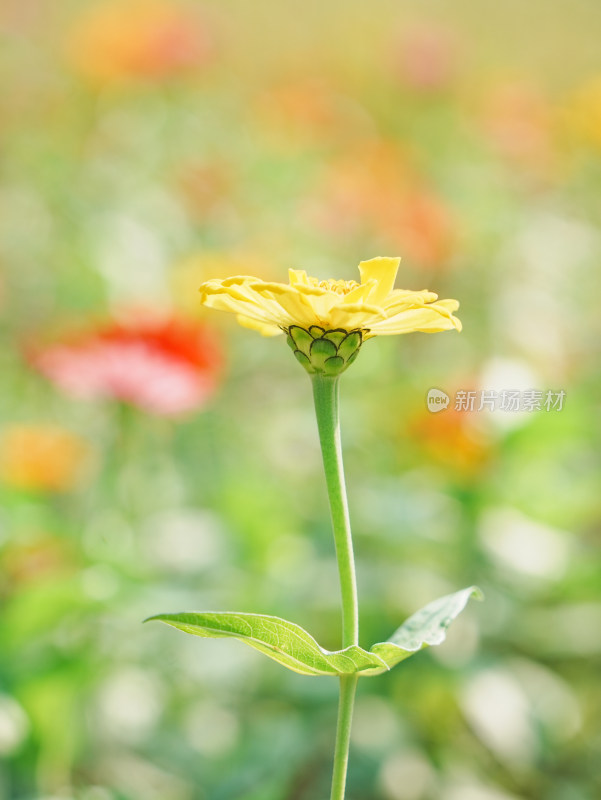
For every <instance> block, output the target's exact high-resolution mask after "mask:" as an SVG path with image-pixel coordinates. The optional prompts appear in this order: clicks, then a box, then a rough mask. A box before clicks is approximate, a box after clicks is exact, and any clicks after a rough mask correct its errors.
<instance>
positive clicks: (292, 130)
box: [256, 76, 371, 147]
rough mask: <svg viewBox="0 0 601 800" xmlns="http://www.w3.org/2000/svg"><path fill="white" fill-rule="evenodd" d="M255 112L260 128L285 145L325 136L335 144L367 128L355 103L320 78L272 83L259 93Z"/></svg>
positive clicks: (307, 141) (369, 126) (363, 117)
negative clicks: (274, 84) (333, 140)
mask: <svg viewBox="0 0 601 800" xmlns="http://www.w3.org/2000/svg"><path fill="white" fill-rule="evenodd" d="M256 113H257V120H258V122H259V124H260V125H261V128H262V129H263V131H264V132H268V133H270V134H274V135H275V137H276V138H277V143H278V144H281V145H284V146H285V147H290V146H292V147H294V146H296V145H302V146H304V145H306V144H307V143H309V144H311V143H315V142H321V141H323V140H327V139H335V141H336V142H337V143H338V144H339V143H340V141H341V140H342V141H346V140H348V139H349V138H352V137H353V136H355V137H356V136H357V135H364V134H365V133H366V131H368V130H370V128H371V121H370V120H369V118H368V117H366V114H365V111H364V110H363V109H362V108H361V107H360V106H359V105H358V104H357V102H356V101H355V100H353V98H352V97H350V96H348V95H346V94H344V93H343V92H342V91H339V90H337V89H336V88H335V87H334V86H332V85H330V84H329V83H328V82H327V81H326V80H324V79H323V78H322V77H320V78H312V77H310V76H306V77H304V78H301V79H296V80H290V81H288V82H282V83H279V84H278V85H276V86H272V87H271V88H269V89H267V90H266V91H264V92H263V93H262V94H261V95H260V96H259V98H258V102H257V104H256Z"/></svg>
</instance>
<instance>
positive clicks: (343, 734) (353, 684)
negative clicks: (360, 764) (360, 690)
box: [330, 675, 359, 800]
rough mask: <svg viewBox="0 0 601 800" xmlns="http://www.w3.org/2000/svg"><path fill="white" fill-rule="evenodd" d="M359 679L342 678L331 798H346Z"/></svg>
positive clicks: (337, 799) (349, 676) (344, 676)
mask: <svg viewBox="0 0 601 800" xmlns="http://www.w3.org/2000/svg"><path fill="white" fill-rule="evenodd" d="M358 680H359V679H358V677H357V676H356V675H343V676H342V677H341V678H340V701H339V703H338V724H337V725H336V749H335V750H334V770H333V772H332V791H331V794H330V800H344V790H345V787H346V769H347V766H348V751H349V745H350V741H351V724H352V721H353V705H354V703H355V689H356V688H357V681H358Z"/></svg>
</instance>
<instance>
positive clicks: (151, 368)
mask: <svg viewBox="0 0 601 800" xmlns="http://www.w3.org/2000/svg"><path fill="white" fill-rule="evenodd" d="M32 363H33V365H34V366H35V367H36V368H37V369H38V370H39V371H40V372H41V373H42V374H43V375H45V376H46V377H47V378H49V379H50V380H51V381H52V382H53V383H54V384H55V385H56V386H58V387H59V388H60V389H62V390H63V391H64V392H65V393H66V394H69V395H71V396H72V397H75V398H106V399H113V400H121V401H123V402H125V403H130V404H131V405H134V406H137V407H138V408H141V409H143V410H144V411H147V412H150V413H153V414H157V415H159V416H177V415H179V414H184V413H186V412H190V411H193V410H195V409H198V408H200V407H202V406H203V405H204V404H205V403H206V402H207V400H208V399H209V397H210V396H211V394H212V393H213V391H214V389H215V387H216V383H217V377H218V373H219V368H220V366H221V353H220V350H219V348H218V346H217V343H216V341H215V338H214V336H213V335H212V333H211V331H210V330H209V329H208V328H207V327H206V326H205V325H201V324H200V323H198V322H195V321H192V320H189V321H184V320H177V319H170V320H167V321H164V320H161V321H156V320H144V321H138V322H136V323H132V324H131V325H124V324H119V323H112V324H110V325H108V326H106V327H104V328H101V329H99V330H96V331H93V332H91V333H88V334H85V335H83V336H81V337H79V338H78V339H76V340H74V341H68V342H64V343H59V344H54V345H51V346H50V347H48V348H46V349H43V350H40V351H38V352H37V353H35V354H34V355H33V356H32Z"/></svg>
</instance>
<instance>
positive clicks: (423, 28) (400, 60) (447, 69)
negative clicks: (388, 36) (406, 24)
mask: <svg viewBox="0 0 601 800" xmlns="http://www.w3.org/2000/svg"><path fill="white" fill-rule="evenodd" d="M456 50H457V47H456V42H455V38H454V36H453V34H452V33H451V31H449V30H446V29H445V28H443V27H438V26H435V25H433V24H422V25H419V26H415V27H412V28H410V29H409V30H407V31H404V32H403V34H402V36H401V37H400V40H399V42H398V43H397V45H396V47H395V51H394V55H393V59H394V71H395V72H396V74H397V75H398V77H399V78H400V80H401V81H402V82H403V83H404V84H405V85H406V86H408V87H409V88H411V89H414V90H416V91H421V92H435V91H439V90H441V89H445V88H447V87H448V86H449V84H450V83H451V82H452V81H453V79H454V78H455V74H456Z"/></svg>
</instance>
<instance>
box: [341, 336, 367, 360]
mask: <svg viewBox="0 0 601 800" xmlns="http://www.w3.org/2000/svg"><path fill="white" fill-rule="evenodd" d="M361 341H362V336H361V331H351V332H350V333H349V334H348V335H347V336H345V337H344V339H343V340H342V342H341V343H340V345H339V347H338V355H340V356H342V358H344V360H345V361H348V360H349V359H350V358H352V357H353V356H355V357H356V354H357V353H358V352H359V348H360V347H361Z"/></svg>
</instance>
